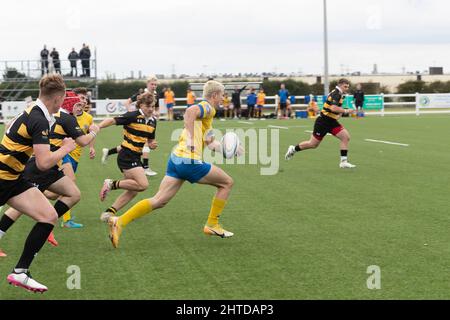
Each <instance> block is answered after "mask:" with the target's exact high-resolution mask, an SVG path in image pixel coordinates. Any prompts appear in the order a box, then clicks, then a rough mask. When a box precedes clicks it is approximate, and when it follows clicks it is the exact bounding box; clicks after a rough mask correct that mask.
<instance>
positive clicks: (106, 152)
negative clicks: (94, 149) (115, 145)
mask: <svg viewBox="0 0 450 320" xmlns="http://www.w3.org/2000/svg"><path fill="white" fill-rule="evenodd" d="M108 152H109V150H108V149H106V148H104V149H103V150H102V153H103V155H102V164H106V160H107V159H108Z"/></svg>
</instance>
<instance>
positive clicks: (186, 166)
mask: <svg viewBox="0 0 450 320" xmlns="http://www.w3.org/2000/svg"><path fill="white" fill-rule="evenodd" d="M211 168H212V165H211V164H209V163H206V162H203V161H199V160H193V159H188V158H180V157H177V156H176V155H174V154H171V155H170V157H169V161H168V162H167V172H166V176H169V177H172V178H175V179H180V180H186V181H189V182H190V183H197V182H199V181H200V180H202V179H203V177H205V176H206V175H207V174H208V173H209V172H210V171H211Z"/></svg>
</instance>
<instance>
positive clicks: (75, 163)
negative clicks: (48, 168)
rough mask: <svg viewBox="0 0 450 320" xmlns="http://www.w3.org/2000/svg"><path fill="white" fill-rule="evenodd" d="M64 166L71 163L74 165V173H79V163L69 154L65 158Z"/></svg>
mask: <svg viewBox="0 0 450 320" xmlns="http://www.w3.org/2000/svg"><path fill="white" fill-rule="evenodd" d="M62 163H63V164H66V163H70V164H71V165H72V169H73V172H77V169H78V162H77V161H76V160H75V159H74V158H72V157H71V156H70V155H69V154H68V155H66V156H65V157H64V158H63V162H62Z"/></svg>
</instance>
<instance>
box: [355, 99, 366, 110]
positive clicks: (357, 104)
mask: <svg viewBox="0 0 450 320" xmlns="http://www.w3.org/2000/svg"><path fill="white" fill-rule="evenodd" d="M363 105H364V101H356V100H355V107H357V108H362V107H363Z"/></svg>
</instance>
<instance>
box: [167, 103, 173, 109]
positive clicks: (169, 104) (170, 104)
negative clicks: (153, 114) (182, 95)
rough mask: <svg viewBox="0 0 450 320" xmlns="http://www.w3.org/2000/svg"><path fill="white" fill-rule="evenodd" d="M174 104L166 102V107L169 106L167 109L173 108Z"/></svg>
mask: <svg viewBox="0 0 450 320" xmlns="http://www.w3.org/2000/svg"><path fill="white" fill-rule="evenodd" d="M173 106H174V104H173V103H168V104H166V107H167V109H172V108H173Z"/></svg>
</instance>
